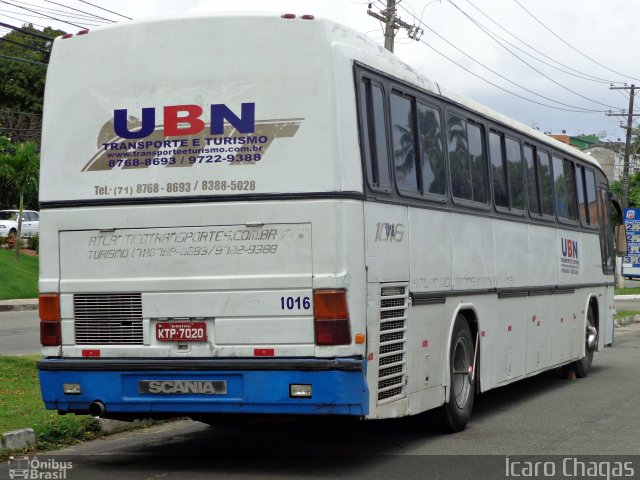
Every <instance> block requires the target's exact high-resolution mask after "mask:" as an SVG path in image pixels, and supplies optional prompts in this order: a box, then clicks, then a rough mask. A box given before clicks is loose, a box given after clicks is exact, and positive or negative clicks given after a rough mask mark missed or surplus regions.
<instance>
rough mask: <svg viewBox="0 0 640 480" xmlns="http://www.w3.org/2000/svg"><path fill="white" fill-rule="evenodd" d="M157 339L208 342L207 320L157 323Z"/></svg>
mask: <svg viewBox="0 0 640 480" xmlns="http://www.w3.org/2000/svg"><path fill="white" fill-rule="evenodd" d="M156 339H157V340H158V341H159V342H206V341H207V324H206V323H205V322H193V323H191V322H162V323H156Z"/></svg>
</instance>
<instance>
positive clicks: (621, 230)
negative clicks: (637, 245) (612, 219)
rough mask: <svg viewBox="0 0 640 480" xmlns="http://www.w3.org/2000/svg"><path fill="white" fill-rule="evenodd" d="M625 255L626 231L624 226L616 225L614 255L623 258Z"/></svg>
mask: <svg viewBox="0 0 640 480" xmlns="http://www.w3.org/2000/svg"><path fill="white" fill-rule="evenodd" d="M627 253H628V247H627V230H626V228H625V227H624V225H616V254H617V255H618V256H621V257H624V256H626V255H627Z"/></svg>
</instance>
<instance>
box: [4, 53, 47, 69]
mask: <svg viewBox="0 0 640 480" xmlns="http://www.w3.org/2000/svg"><path fill="white" fill-rule="evenodd" d="M0 58H4V59H6V60H12V61H14V62H22V63H31V64H33V65H42V66H43V67H46V66H47V64H46V63H42V62H36V61H35V60H26V59H24V58H16V57H10V56H8V55H1V54H0Z"/></svg>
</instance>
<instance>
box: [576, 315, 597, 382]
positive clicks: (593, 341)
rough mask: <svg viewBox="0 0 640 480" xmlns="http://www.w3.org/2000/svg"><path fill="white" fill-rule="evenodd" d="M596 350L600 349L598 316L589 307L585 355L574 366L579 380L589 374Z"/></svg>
mask: <svg viewBox="0 0 640 480" xmlns="http://www.w3.org/2000/svg"><path fill="white" fill-rule="evenodd" d="M596 348H598V330H597V329H596V316H595V314H594V313H593V308H591V307H589V310H587V327H586V329H585V345H584V353H585V355H584V357H582V358H581V359H580V360H578V361H576V362H575V363H574V364H573V366H574V369H575V371H576V376H577V377H578V378H584V377H586V376H587V375H588V374H589V370H591V364H592V363H593V353H594V352H595V351H596Z"/></svg>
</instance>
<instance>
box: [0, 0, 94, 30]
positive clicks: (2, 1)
mask: <svg viewBox="0 0 640 480" xmlns="http://www.w3.org/2000/svg"><path fill="white" fill-rule="evenodd" d="M0 2H1V3H6V4H7V5H11V6H12V7H16V8H21V9H22V10H27V11H28V12H33V13H40V14H41V15H42V16H44V17H47V18H50V19H52V20H55V21H56V22H62V23H67V24H69V25H73V26H74V27H78V28H83V29H86V28H87V27H86V26H83V25H78V24H77V23H73V22H68V21H65V20H61V19H59V18H56V17H52V16H51V15H46V14H44V13H42V12H37V11H35V10H32V9H30V8H27V7H22V6H20V5H16V4H14V3H11V2H7V1H6V0H0Z"/></svg>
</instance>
